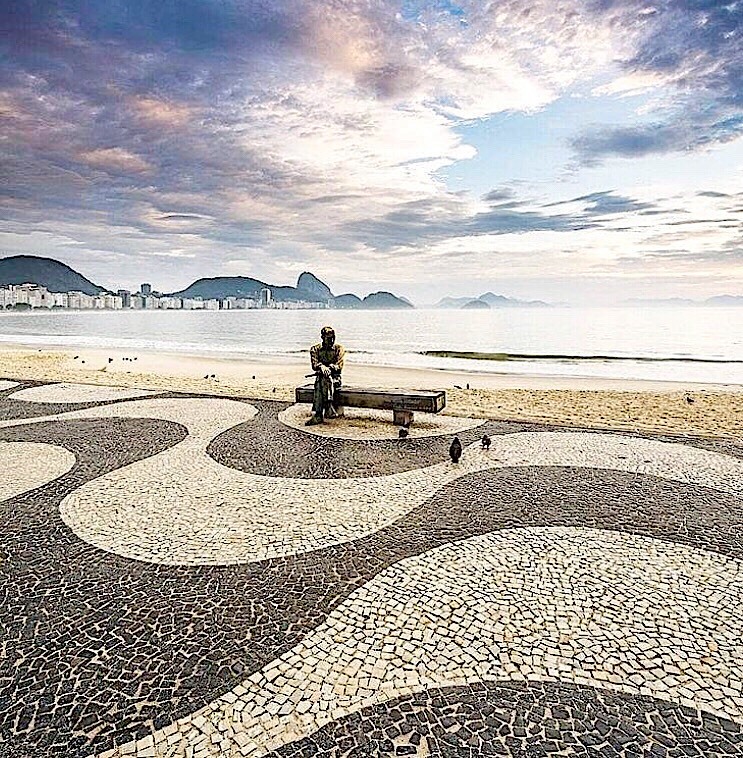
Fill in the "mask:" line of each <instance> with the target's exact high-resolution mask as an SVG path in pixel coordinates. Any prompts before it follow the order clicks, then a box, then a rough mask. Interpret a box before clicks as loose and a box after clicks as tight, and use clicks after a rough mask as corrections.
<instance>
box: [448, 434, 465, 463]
mask: <svg viewBox="0 0 743 758" xmlns="http://www.w3.org/2000/svg"><path fill="white" fill-rule="evenodd" d="M449 455H450V456H451V459H452V462H453V463H459V459H460V458H461V457H462V443H461V442H460V441H459V437H455V438H454V439H453V440H452V443H451V445H450V446H449Z"/></svg>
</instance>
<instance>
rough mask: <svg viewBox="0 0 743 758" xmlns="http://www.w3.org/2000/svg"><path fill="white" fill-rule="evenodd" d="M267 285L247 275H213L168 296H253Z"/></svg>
mask: <svg viewBox="0 0 743 758" xmlns="http://www.w3.org/2000/svg"><path fill="white" fill-rule="evenodd" d="M267 286H268V285H267V284H265V282H261V281H258V279H251V278H250V277H247V276H215V277H211V278H207V279H197V280H196V281H195V282H194V283H193V284H190V285H189V286H188V287H186V289H184V290H180V291H178V292H171V293H169V294H168V296H169V297H200V298H203V299H204V300H210V299H212V298H224V297H255V296H257V294H258V292H259V291H260V290H262V289H263V288H264V287H267Z"/></svg>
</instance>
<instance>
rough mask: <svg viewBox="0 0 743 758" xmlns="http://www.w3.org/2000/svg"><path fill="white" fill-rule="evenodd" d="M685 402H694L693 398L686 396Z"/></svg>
mask: <svg viewBox="0 0 743 758" xmlns="http://www.w3.org/2000/svg"><path fill="white" fill-rule="evenodd" d="M686 402H687V403H689V405H691V404H692V403H693V402H694V398H693V397H689V396H687V398H686Z"/></svg>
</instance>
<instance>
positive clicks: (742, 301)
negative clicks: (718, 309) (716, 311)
mask: <svg viewBox="0 0 743 758" xmlns="http://www.w3.org/2000/svg"><path fill="white" fill-rule="evenodd" d="M704 304H705V305H722V306H730V305H737V306H743V295H715V297H708V298H707V299H706V300H705V301H704Z"/></svg>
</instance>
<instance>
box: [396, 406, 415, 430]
mask: <svg viewBox="0 0 743 758" xmlns="http://www.w3.org/2000/svg"><path fill="white" fill-rule="evenodd" d="M392 421H393V423H394V424H395V426H404V427H408V426H410V425H411V424H412V423H413V411H398V410H394V409H393V411H392Z"/></svg>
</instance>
